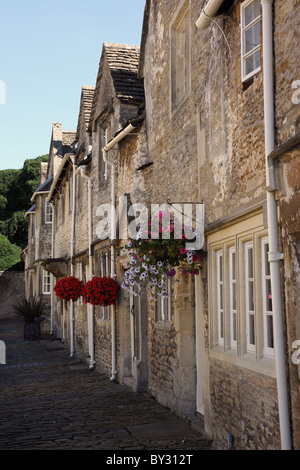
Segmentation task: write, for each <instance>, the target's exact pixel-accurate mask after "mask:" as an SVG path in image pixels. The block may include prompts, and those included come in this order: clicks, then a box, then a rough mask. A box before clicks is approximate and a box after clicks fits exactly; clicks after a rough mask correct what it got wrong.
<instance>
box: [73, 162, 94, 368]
mask: <svg viewBox="0 0 300 470" xmlns="http://www.w3.org/2000/svg"><path fill="white" fill-rule="evenodd" d="M79 170H81V176H82V177H83V178H84V179H86V180H87V182H88V214H89V216H88V217H89V277H90V279H92V277H93V258H92V240H93V232H92V228H93V226H92V188H93V183H92V180H91V178H90V177H89V176H87V175H86V168H85V166H81V167H78V168H77V170H76V173H77V172H79ZM87 316H88V342H89V356H90V365H89V368H90V369H93V368H94V367H95V352H94V306H93V305H92V304H90V303H88V304H87Z"/></svg>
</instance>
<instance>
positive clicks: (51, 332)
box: [49, 202, 55, 335]
mask: <svg viewBox="0 0 300 470" xmlns="http://www.w3.org/2000/svg"><path fill="white" fill-rule="evenodd" d="M49 204H50V205H51V207H52V233H51V256H52V259H53V258H54V210H55V208H54V204H53V202H50V203H49ZM50 280H51V314H50V315H51V319H50V322H51V327H50V328H51V329H50V334H51V335H52V334H53V333H54V275H53V274H51V277H50Z"/></svg>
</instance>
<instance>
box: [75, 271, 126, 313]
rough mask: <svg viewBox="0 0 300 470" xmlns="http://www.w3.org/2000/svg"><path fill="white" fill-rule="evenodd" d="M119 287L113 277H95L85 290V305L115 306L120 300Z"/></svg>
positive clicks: (86, 285)
mask: <svg viewBox="0 0 300 470" xmlns="http://www.w3.org/2000/svg"><path fill="white" fill-rule="evenodd" d="M118 295H119V286H118V284H117V283H116V281H115V280H114V279H112V278H111V277H106V276H103V277H97V276H94V277H93V278H92V279H91V280H90V281H88V282H87V283H86V284H85V286H84V289H83V298H84V301H85V303H90V304H92V305H103V306H105V307H107V306H108V305H114V304H115V303H116V301H117V299H118Z"/></svg>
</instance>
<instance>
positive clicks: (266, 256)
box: [264, 243, 270, 276]
mask: <svg viewBox="0 0 300 470" xmlns="http://www.w3.org/2000/svg"><path fill="white" fill-rule="evenodd" d="M264 251H265V256H264V259H265V276H269V275H270V263H269V261H268V253H269V243H265V244H264Z"/></svg>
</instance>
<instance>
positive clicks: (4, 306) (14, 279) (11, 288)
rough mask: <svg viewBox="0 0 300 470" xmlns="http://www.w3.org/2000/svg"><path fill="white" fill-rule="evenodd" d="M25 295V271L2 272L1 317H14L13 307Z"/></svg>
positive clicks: (0, 275) (0, 280)
mask: <svg viewBox="0 0 300 470" xmlns="http://www.w3.org/2000/svg"><path fill="white" fill-rule="evenodd" d="M24 295H25V273H24V271H0V317H3V316H6V317H7V316H9V315H14V313H13V311H12V308H11V307H12V305H13V304H14V303H15V302H16V301H18V300H21V299H22V298H23V297H24Z"/></svg>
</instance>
